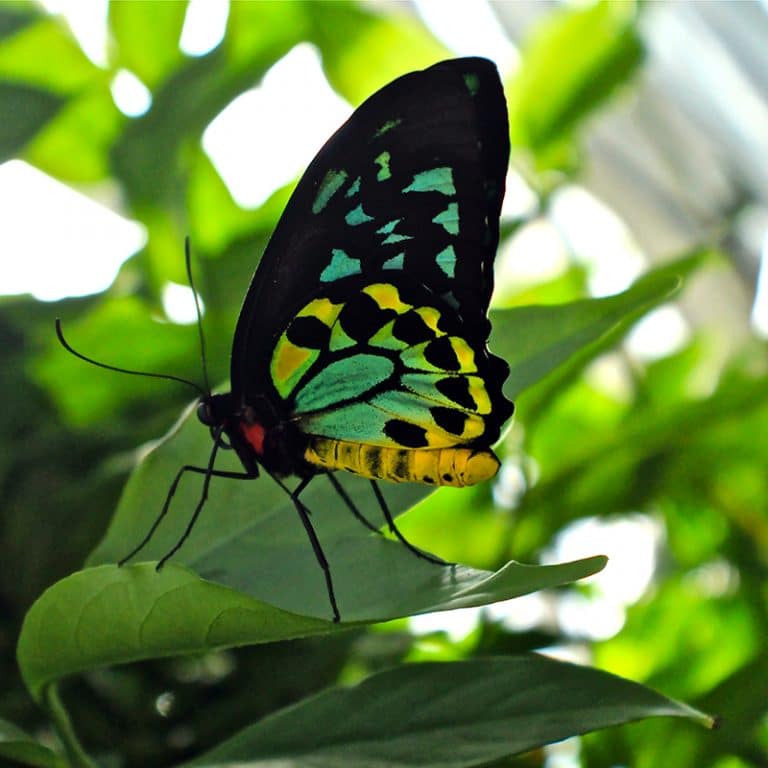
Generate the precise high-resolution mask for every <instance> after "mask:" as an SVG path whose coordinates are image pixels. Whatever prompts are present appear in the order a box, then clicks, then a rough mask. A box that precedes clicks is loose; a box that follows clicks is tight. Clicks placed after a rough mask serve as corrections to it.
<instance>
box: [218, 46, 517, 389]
mask: <svg viewBox="0 0 768 768" xmlns="http://www.w3.org/2000/svg"><path fill="white" fill-rule="evenodd" d="M508 155H509V144H508V128H507V114H506V105H505V102H504V96H503V91H502V87H501V83H500V81H499V77H498V73H497V71H496V69H495V67H494V66H493V64H491V63H490V62H488V61H486V60H484V59H476V58H472V59H456V60H451V61H446V62H442V63H440V64H437V65H435V66H433V67H430V68H429V69H426V70H424V71H422V72H414V73H411V74H408V75H405V76H403V77H401V78H399V79H398V80H395V81H394V82H392V83H390V84H389V85H387V86H386V87H385V88H383V89H382V90H380V91H378V92H377V93H375V94H374V95H373V96H371V98H369V99H368V100H367V101H366V102H365V103H363V104H362V105H361V106H360V107H359V108H358V109H357V110H356V111H355V113H354V114H353V115H352V117H351V118H350V119H349V120H348V121H347V122H346V123H345V124H344V125H343V126H342V127H341V128H340V129H339V130H338V131H337V132H336V133H335V134H334V135H333V136H332V137H331V139H330V140H329V141H328V142H327V143H326V145H325V146H324V147H323V148H322V149H321V150H320V152H319V153H318V155H317V157H316V158H315V159H314V161H313V162H312V164H311V165H310V166H309V168H308V169H307V171H306V173H305V174H304V176H303V177H302V179H301V181H300V182H299V185H298V186H297V188H296V191H295V192H294V194H293V196H292V197H291V200H290V201H289V203H288V206H287V207H286V210H285V212H284V214H283V216H282V218H281V220H280V222H279V224H278V226H277V228H276V230H275V232H274V235H273V236H272V239H271V241H270V243H269V245H268V247H267V249H266V251H265V253H264V255H263V257H262V260H261V262H260V264H259V267H258V269H257V271H256V274H255V276H254V279H253V281H252V284H251V287H250V289H249V292H248V295H247V297H246V300H245V304H244V306H243V309H242V312H241V315H240V319H239V321H238V326H237V330H236V333H235V341H234V345H233V355H232V390H233V395H234V396H235V398H236V399H237V400H240V401H243V402H248V401H249V400H251V399H252V398H253V397H255V396H258V395H260V394H264V393H265V391H271V390H270V387H271V386H272V384H273V383H274V382H273V380H272V375H271V372H270V371H269V370H268V366H269V364H270V363H269V361H270V360H271V358H272V351H273V349H274V348H275V345H276V343H277V339H278V337H279V336H280V334H281V333H282V332H283V330H284V329H286V328H288V327H289V326H290V325H291V323H292V320H293V319H294V318H295V317H297V316H298V315H299V314H300V312H301V310H302V308H304V307H306V305H307V302H308V300H309V299H310V298H311V296H312V295H317V293H318V291H319V292H320V293H323V292H325V293H327V294H328V295H329V296H330V295H334V292H335V290H336V289H338V291H340V293H341V295H342V296H343V295H344V294H345V292H346V293H347V294H349V293H350V292H351V291H353V290H355V289H356V287H359V286H360V285H365V284H370V283H373V282H374V281H376V280H379V279H381V276H382V275H385V276H386V275H390V274H391V275H392V279H393V280H395V279H396V278H397V276H398V275H399V274H403V273H406V274H407V275H408V277H409V278H410V279H411V280H413V281H416V282H418V283H420V284H422V285H424V286H426V287H427V288H428V289H429V290H430V292H431V293H432V294H434V295H435V296H436V297H439V298H440V299H441V300H442V302H443V303H444V304H445V305H447V306H448V307H451V308H452V309H453V311H454V313H455V315H456V316H457V317H458V318H459V319H460V320H461V323H462V329H463V330H462V333H463V336H464V337H465V338H466V339H467V340H468V341H469V342H470V343H471V344H472V345H473V346H474V347H478V348H479V347H481V346H482V345H483V344H484V343H485V341H486V340H487V337H488V332H489V326H488V321H487V319H486V311H487V307H488V302H489V300H490V295H491V291H492V288H493V258H494V254H495V251H496V246H497V244H498V219H499V210H500V207H501V201H502V197H503V193H504V178H505V174H506V170H507V163H508ZM339 343H341V342H339ZM367 362H368V363H370V362H371V361H370V360H368V361H367ZM301 366H302V364H301V363H299V364H298V367H297V368H296V371H299V370H300V369H301ZM296 375H298V374H296ZM275 388H276V389H277V390H278V392H279V391H280V389H281V388H280V387H275ZM288 389H290V388H288ZM283 391H285V387H283ZM281 396H283V395H282V393H281Z"/></svg>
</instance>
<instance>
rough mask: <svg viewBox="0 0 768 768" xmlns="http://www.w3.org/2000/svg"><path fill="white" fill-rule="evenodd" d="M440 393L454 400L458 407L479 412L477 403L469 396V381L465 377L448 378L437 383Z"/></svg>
mask: <svg viewBox="0 0 768 768" xmlns="http://www.w3.org/2000/svg"><path fill="white" fill-rule="evenodd" d="M435 388H436V389H437V391H438V392H440V393H441V394H443V395H445V396H446V397H447V398H450V399H451V400H453V402H454V403H456V405H460V406H461V407H462V408H467V409H468V410H470V411H474V410H477V403H476V402H475V400H474V398H473V397H472V395H470V394H469V379H467V378H465V377H464V376H448V377H446V378H444V379H440V380H439V381H437V382H435Z"/></svg>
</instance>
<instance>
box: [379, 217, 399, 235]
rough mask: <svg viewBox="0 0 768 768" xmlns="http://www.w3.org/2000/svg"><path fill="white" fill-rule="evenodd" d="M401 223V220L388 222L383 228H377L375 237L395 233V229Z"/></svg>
mask: <svg viewBox="0 0 768 768" xmlns="http://www.w3.org/2000/svg"><path fill="white" fill-rule="evenodd" d="M401 221H402V219H392V221H388V222H387V223H386V224H385V225H384V226H383V227H379V228H378V229H377V230H376V234H377V235H391V234H392V232H394V231H395V227H396V226H397V225H398V224H399V223H400V222H401Z"/></svg>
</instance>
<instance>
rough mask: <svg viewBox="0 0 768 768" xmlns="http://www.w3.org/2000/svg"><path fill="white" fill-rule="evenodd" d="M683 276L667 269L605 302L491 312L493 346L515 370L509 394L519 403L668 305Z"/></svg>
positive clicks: (507, 386)
mask: <svg viewBox="0 0 768 768" xmlns="http://www.w3.org/2000/svg"><path fill="white" fill-rule="evenodd" d="M684 271H685V267H684V266H678V268H677V271H675V270H674V269H672V270H670V269H669V268H667V267H665V268H663V269H661V270H658V271H657V272H654V273H649V274H648V275H646V276H644V277H643V278H641V279H640V280H638V281H637V282H636V283H635V284H634V285H633V286H632V287H631V288H629V289H627V290H626V291H624V292H623V293H619V294H617V295H615V296H608V297H606V298H602V299H584V300H581V301H574V302H570V303H568V304H560V305H546V306H529V307H515V308H514V309H507V310H496V311H494V312H492V313H491V322H492V326H493V331H492V333H491V341H490V346H491V349H492V350H493V351H494V353H495V354H497V355H499V356H500V357H502V358H504V359H505V360H506V361H507V362H508V363H509V367H510V372H509V377H508V378H507V381H506V384H505V386H504V393H505V394H506V395H507V397H510V398H515V397H517V396H518V395H519V394H520V393H521V392H523V391H524V390H526V389H528V388H529V387H531V386H532V385H534V384H536V383H537V382H539V381H541V380H542V379H543V378H545V377H546V376H548V375H549V374H550V373H551V372H552V371H554V370H556V369H557V368H558V367H559V366H561V365H563V363H565V362H566V361H568V360H569V359H571V358H573V357H574V356H576V355H577V354H579V353H585V352H586V351H587V350H588V348H589V347H590V345H593V344H595V343H597V342H599V341H600V339H602V338H604V337H605V336H606V335H607V334H609V333H610V332H611V331H613V330H615V329H617V328H619V327H622V326H623V325H625V324H626V322H627V321H628V320H630V319H633V320H634V319H637V318H638V317H639V316H640V315H641V314H643V313H644V312H646V311H648V310H649V309H651V308H653V307H654V306H656V305H657V304H659V303H660V302H662V301H664V300H666V299H668V298H669V297H670V296H671V295H672V294H673V293H674V292H675V291H676V290H677V289H678V288H679V286H680V277H679V276H678V272H679V273H683V272H684Z"/></svg>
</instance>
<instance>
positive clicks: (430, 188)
mask: <svg viewBox="0 0 768 768" xmlns="http://www.w3.org/2000/svg"><path fill="white" fill-rule="evenodd" d="M403 192H442V194H444V195H455V194H456V187H454V186H453V171H452V170H451V169H450V168H432V169H431V170H429V171H422V172H421V173H417V174H415V175H414V177H413V181H412V182H411V183H410V184H409V185H408V186H407V187H406V188H405V189H404V190H403Z"/></svg>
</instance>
